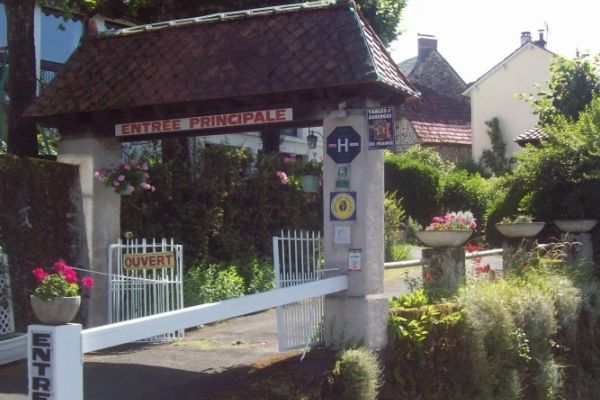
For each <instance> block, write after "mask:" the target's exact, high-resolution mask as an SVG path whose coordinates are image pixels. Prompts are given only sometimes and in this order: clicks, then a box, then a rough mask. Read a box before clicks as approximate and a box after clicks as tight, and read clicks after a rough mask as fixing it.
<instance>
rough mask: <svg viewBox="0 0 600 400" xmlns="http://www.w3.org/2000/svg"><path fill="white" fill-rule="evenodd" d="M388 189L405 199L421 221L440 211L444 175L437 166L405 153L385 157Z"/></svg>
mask: <svg viewBox="0 0 600 400" xmlns="http://www.w3.org/2000/svg"><path fill="white" fill-rule="evenodd" d="M384 169H385V190H386V191H387V192H394V193H395V194H396V196H397V197H398V198H402V199H403V205H404V208H405V210H406V214H408V215H410V216H411V217H413V218H414V219H416V220H417V221H418V222H419V223H421V224H426V223H427V222H428V221H429V220H430V219H431V216H432V215H436V214H439V212H440V204H439V198H440V194H441V184H440V180H441V175H440V171H438V170H437V169H435V168H433V167H431V166H429V165H427V164H424V163H422V162H419V161H415V160H412V159H410V158H407V157H403V156H402V155H395V154H388V155H386V158H385V166H384Z"/></svg>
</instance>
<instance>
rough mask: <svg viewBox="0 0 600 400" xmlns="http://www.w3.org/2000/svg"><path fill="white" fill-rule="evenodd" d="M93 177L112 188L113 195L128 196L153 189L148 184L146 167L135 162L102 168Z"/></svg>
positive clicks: (144, 164)
mask: <svg viewBox="0 0 600 400" xmlns="http://www.w3.org/2000/svg"><path fill="white" fill-rule="evenodd" d="M94 176H95V177H96V179H98V180H99V181H100V182H102V183H104V184H105V185H106V186H107V187H112V188H114V190H115V193H117V194H120V195H121V196H128V195H130V194H132V193H134V192H143V191H146V190H150V191H152V192H153V191H154V190H155V187H154V186H152V185H150V184H149V183H148V178H149V174H148V165H147V164H146V163H143V164H139V163H135V162H130V163H121V164H119V165H117V166H114V165H111V166H110V168H108V167H102V168H100V169H99V170H97V171H96V172H94Z"/></svg>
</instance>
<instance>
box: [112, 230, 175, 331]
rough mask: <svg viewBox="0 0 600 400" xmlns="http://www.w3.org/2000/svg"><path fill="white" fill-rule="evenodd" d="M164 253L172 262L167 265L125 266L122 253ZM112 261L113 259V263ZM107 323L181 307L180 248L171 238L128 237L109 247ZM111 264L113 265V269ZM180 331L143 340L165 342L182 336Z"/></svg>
mask: <svg viewBox="0 0 600 400" xmlns="http://www.w3.org/2000/svg"><path fill="white" fill-rule="evenodd" d="M149 253H168V254H172V257H174V261H175V265H174V267H169V268H149V267H150V266H151V265H148V266H146V267H144V268H126V266H124V265H123V259H124V257H123V256H124V255H127V254H149ZM115 261H116V262H115ZM108 264H109V265H108V271H109V282H110V285H109V291H110V293H109V297H108V298H109V300H108V302H109V304H108V316H109V323H114V322H120V321H127V320H131V319H134V318H140V317H146V316H149V315H154V314H158V313H162V312H167V311H174V310H179V309H182V308H183V247H182V246H181V245H178V244H174V241H173V239H171V240H170V241H167V239H162V240H161V241H156V239H153V240H152V241H151V242H150V241H147V240H146V239H138V240H136V239H128V240H127V241H126V242H125V243H123V242H122V241H121V240H119V242H118V244H112V245H110V246H109V254H108ZM113 265H114V266H115V267H114V268H113ZM183 336H184V331H183V330H179V331H175V332H169V333H165V334H162V335H159V336H153V337H150V338H147V339H145V341H153V342H154V341H167V340H173V339H180V338H183Z"/></svg>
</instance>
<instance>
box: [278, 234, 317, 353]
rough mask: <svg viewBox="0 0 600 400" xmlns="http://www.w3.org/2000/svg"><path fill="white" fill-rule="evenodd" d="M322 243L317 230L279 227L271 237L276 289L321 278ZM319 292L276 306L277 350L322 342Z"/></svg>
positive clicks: (286, 349)
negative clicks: (274, 235)
mask: <svg viewBox="0 0 600 400" xmlns="http://www.w3.org/2000/svg"><path fill="white" fill-rule="evenodd" d="M322 248H323V245H322V242H321V234H320V233H319V232H307V231H287V232H284V231H281V236H278V237H277V236H276V237H274V238H273V267H274V270H275V285H276V288H277V289H281V288H286V287H290V286H295V285H299V284H302V283H308V282H312V281H316V280H319V279H321V278H322V276H321V274H322V272H323V271H324V270H323V257H322V254H323V251H322ZM322 328H323V296H319V297H313V298H309V299H304V300H301V301H298V302H294V303H290V304H286V305H283V306H280V307H277V336H278V341H279V351H288V350H292V349H298V348H302V347H307V346H310V345H314V344H317V343H320V342H322V339H323V329H322Z"/></svg>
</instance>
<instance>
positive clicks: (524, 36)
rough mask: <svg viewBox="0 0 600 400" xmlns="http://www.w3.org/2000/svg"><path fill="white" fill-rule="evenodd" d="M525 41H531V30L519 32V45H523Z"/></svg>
mask: <svg viewBox="0 0 600 400" xmlns="http://www.w3.org/2000/svg"><path fill="white" fill-rule="evenodd" d="M527 42H531V32H529V31H525V32H521V46H523V45H524V44H525V43H527Z"/></svg>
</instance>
